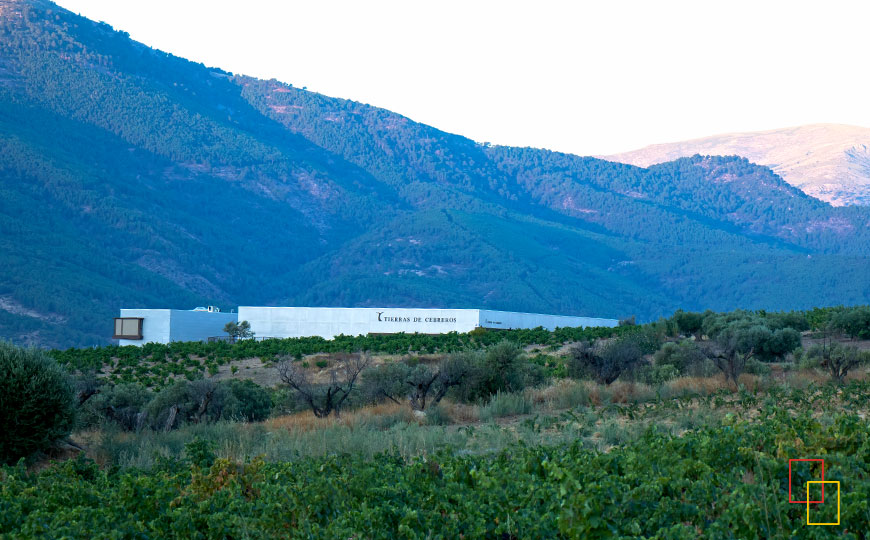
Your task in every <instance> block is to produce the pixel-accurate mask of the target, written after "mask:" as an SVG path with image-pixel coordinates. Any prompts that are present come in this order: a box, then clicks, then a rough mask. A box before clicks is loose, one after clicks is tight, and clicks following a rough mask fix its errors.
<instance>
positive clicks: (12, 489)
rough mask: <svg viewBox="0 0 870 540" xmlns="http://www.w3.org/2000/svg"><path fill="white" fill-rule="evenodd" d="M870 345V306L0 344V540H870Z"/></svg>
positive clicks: (680, 312)
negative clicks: (0, 435) (57, 345)
mask: <svg viewBox="0 0 870 540" xmlns="http://www.w3.org/2000/svg"><path fill="white" fill-rule="evenodd" d="M868 332H870V309H868V308H867V307H855V308H842V307H841V308H825V309H816V310H812V311H808V312H789V313H765V312H746V311H735V312H729V313H713V312H705V313H691V312H682V311H678V312H677V313H675V314H674V316H673V317H671V318H669V319H661V320H659V321H656V322H653V323H649V324H645V325H640V326H634V325H627V326H620V327H617V328H596V329H560V330H557V331H555V332H549V331H545V330H542V329H536V330H516V331H508V332H487V331H475V332H471V333H469V334H448V335H439V336H427V335H404V334H396V335H382V336H367V337H363V336H359V337H348V336H341V337H339V338H337V339H335V340H331V341H326V340H323V339H319V338H297V339H285V340H277V339H272V340H263V341H254V340H243V341H240V342H237V343H233V344H230V343H171V344H168V345H160V344H146V345H145V346H143V347H102V348H93V349H69V350H66V351H58V350H54V351H49V352H48V353H45V352H42V351H38V350H35V349H23V348H16V347H14V346H12V345H10V344H0V368H2V369H3V370H5V371H2V373H5V375H3V376H4V377H5V380H6V382H7V384H6V385H5V386H2V387H0V398H2V399H0V401H2V400H4V399H5V400H8V401H5V402H4V403H11V404H12V405H13V406H12V407H6V408H0V423H2V422H5V424H2V425H5V426H9V427H8V428H6V429H8V430H12V429H15V430H17V431H16V435H15V436H9V437H7V439H8V444H7V440H5V439H0V457H3V458H4V460H5V462H6V463H7V464H6V465H4V466H3V467H2V468H0V539H3V538H57V537H63V538H170V537H171V538H226V539H230V538H233V539H237V538H445V539H447V538H451V539H452V538H493V539H520V538H663V539H671V538H678V539H679V538H699V537H703V538H722V539H731V538H735V539H736V538H741V539H742V538H774V539H787V538H789V539H790V538H832V537H833V538H849V539H856V540H866V539H867V538H868V531H870V425H868V420H867V419H868V414H870V352H868V350H867V349H868V343H867V342H866V341H864V340H866V338H867V336H868V335H870V334H868ZM49 356H50V357H49ZM252 365H253V366H254V367H255V369H251V370H250V371H245V370H247V369H248V367H251V366H252ZM27 366H30V367H27ZM40 366H41V367H40ZM37 368H39V369H42V370H43V371H42V372H41V373H42V376H44V377H46V378H45V379H44V380H45V381H49V382H51V381H53V382H52V384H53V385H54V386H48V385H47V384H34V383H33V380H34V379H33V377H32V376H31V375H29V373H31V372H30V371H27V370H28V369H37ZM354 369H356V371H354ZM255 372H257V373H255ZM266 372H269V373H271V377H272V378H271V379H268V380H267V379H265V378H260V379H257V378H258V377H259V375H258V374H260V375H262V374H263V373H266ZM229 373H231V374H232V375H233V376H232V377H229V376H228V374H229ZM255 379H257V380H255ZM354 382H357V384H356V385H354V384H353V383H354ZM409 388H410V390H409ZM52 389H53V390H52ZM335 395H340V396H344V397H347V398H348V399H347V400H344V399H343V398H342V402H340V403H338V404H337V402H334V401H332V402H330V401H328V400H329V399H332V396H335ZM34 396H40V397H38V398H35V397H34ZM64 396H65V397H64ZM49 398H57V399H56V401H57V410H53V411H47V412H48V413H49V414H46V415H44V416H43V417H44V418H45V420H44V422H45V425H46V426H47V427H46V428H45V429H55V428H54V427H52V426H53V425H54V424H51V422H52V421H53V419H58V418H61V419H63V420H64V422H65V423H63V424H62V425H60V426H58V427H57V429H58V430H59V431H57V432H56V433H57V434H60V435H51V433H55V432H51V433H48V434H47V435H45V437H44V438H43V439H39V440H37V439H36V438H34V436H32V432H33V429H32V426H30V425H29V424H28V425H25V424H22V422H20V421H19V420H22V419H23V418H22V415H19V414H16V413H15V410H18V409H17V407H19V405H16V404H21V405H20V406H29V407H31V409H30V410H31V411H33V412H32V417H34V418H35V417H38V416H39V414H40V413H41V412H43V409H44V407H43V406H42V404H43V403H46V402H47V401H48V400H49ZM442 398H443V400H442ZM325 403H329V404H330V407H332V408H331V409H329V411H330V412H328V413H324V411H326V410H327V409H326V407H325V406H324V404H325ZM339 405H340V407H339ZM318 412H319V413H320V414H318ZM61 415H62V416H61ZM24 416H26V415H24ZM28 418H30V417H28ZM24 419H25V420H26V418H24ZM9 432H10V433H11V431H9ZM49 436H50V437H49ZM52 441H54V442H52ZM13 443H14V444H17V445H18V446H14V444H13ZM70 448H72V450H70ZM821 482H824V483H821ZM806 501H810V502H809V503H807V502H806ZM816 523H822V524H826V525H819V526H816V525H814V524H816ZM829 523H836V525H827V524H829Z"/></svg>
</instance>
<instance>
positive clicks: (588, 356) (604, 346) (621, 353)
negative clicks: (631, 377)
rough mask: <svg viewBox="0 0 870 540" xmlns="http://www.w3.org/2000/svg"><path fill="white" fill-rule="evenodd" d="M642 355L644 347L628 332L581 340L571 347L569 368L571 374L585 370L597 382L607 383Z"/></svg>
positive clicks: (633, 364) (580, 373)
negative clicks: (607, 337) (591, 341)
mask: <svg viewBox="0 0 870 540" xmlns="http://www.w3.org/2000/svg"><path fill="white" fill-rule="evenodd" d="M642 359H643V350H642V349H641V347H640V345H638V343H637V342H636V341H635V340H634V339H632V337H631V336H626V337H621V338H616V339H613V340H609V341H604V340H599V341H597V342H595V343H590V342H588V341H584V342H581V343H578V344H577V345H575V346H574V347H572V348H571V356H570V357H569V366H568V368H569V370H570V372H571V374H572V375H573V376H582V375H584V374H588V375H590V376H592V377H593V378H594V379H595V380H596V381H597V382H598V383H600V384H610V383H612V382H613V381H615V380H616V379H618V378H619V376H620V375H621V374H622V373H624V372H626V371H629V370H631V369H632V368H634V367H635V366H636V365H637V364H638V363H640V361H641V360H642Z"/></svg>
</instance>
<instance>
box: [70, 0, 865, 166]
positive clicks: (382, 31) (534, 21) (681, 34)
mask: <svg viewBox="0 0 870 540" xmlns="http://www.w3.org/2000/svg"><path fill="white" fill-rule="evenodd" d="M58 3H59V4H60V5H62V6H63V7H65V8H67V9H69V10H71V11H74V12H77V13H81V14H82V15H84V16H86V17H88V18H91V19H95V20H100V21H105V22H107V23H109V24H111V25H112V26H114V27H115V28H117V29H121V30H125V31H127V32H129V33H130V36H131V37H132V38H133V39H136V40H138V41H141V42H144V43H146V44H147V45H150V46H152V47H155V48H158V49H162V50H164V51H167V52H171V53H173V54H175V55H177V56H182V57H185V58H188V59H191V60H194V61H197V62H203V63H204V64H206V65H208V66H217V67H221V68H223V69H226V70H228V71H232V72H234V73H244V74H247V75H253V76H257V77H261V78H267V79H269V78H273V77H274V78H276V79H279V80H282V81H285V82H289V83H291V84H293V85H294V86H297V87H308V89H309V90H314V91H317V92H321V93H324V94H327V95H330V96H337V97H343V98H349V99H353V100H356V101H361V102H364V103H369V104H372V105H376V106H379V107H385V108H387V109H390V110H393V111H396V112H398V113H401V114H404V115H406V116H408V117H410V118H412V119H413V120H417V121H420V122H424V123H427V124H431V125H433V126H436V127H438V128H440V129H443V130H445V131H450V132H453V133H459V134H461V135H465V136H467V137H470V138H472V139H475V140H477V141H480V142H484V141H489V142H492V143H494V144H508V145H515V146H535V147H542V148H549V149H552V150H561V151H565V152H573V153H577V154H604V153H612V152H619V151H624V150H632V149H635V148H638V147H641V146H645V145H647V144H651V143H656V142H669V141H675V140H682V139H687V138H693V137H701V136H705V135H713V134H716V133H722V132H727V131H744V130H757V129H771V128H777V127H786V126H792V125H799V124H806V123H814V122H836V123H844V124H856V125H861V126H870V70H868V69H867V66H868V64H870V31H868V29H867V24H868V21H870V1H867V0H859V1H853V2H845V1H830V0H826V1H824V2H821V1H814V2H800V1H796V0H790V1H783V2H777V1H769V0H752V1H746V2H744V1H734V0H729V1H721V2H713V1H709V0H701V1H699V0H691V1H685V2H675V1H670V2H664V1H658V0H657V1H655V2H651V1H637V2H627V1H613V0H599V1H595V2H579V1H575V2H546V1H542V0H535V1H523V2H511V1H505V0H499V1H477V0H464V1H452V0H438V1H437V2H436V1H431V2H420V1H415V0H401V1H375V0H366V1H359V0H353V1H341V2H338V1H328V0H306V1H305V2H290V1H287V2H279V1H271V2H269V1H264V0H245V1H244V2H242V1H234V2H221V1H216V0H209V1H204V0H171V1H169V0H147V1H144V0H58Z"/></svg>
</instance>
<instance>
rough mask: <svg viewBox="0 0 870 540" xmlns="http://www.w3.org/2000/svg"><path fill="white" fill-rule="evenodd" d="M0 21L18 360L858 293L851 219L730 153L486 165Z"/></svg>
mask: <svg viewBox="0 0 870 540" xmlns="http://www.w3.org/2000/svg"><path fill="white" fill-rule="evenodd" d="M0 5H2V9H0V242H2V252H3V264H2V265H0V334H2V335H3V336H6V337H8V338H11V339H13V340H14V341H16V342H21V343H33V344H40V345H44V346H56V347H67V346H80V345H91V344H105V343H107V342H108V336H109V335H110V333H111V317H112V316H115V315H117V310H118V309H119V308H120V307H175V308H186V309H189V308H192V307H193V306H195V305H203V304H216V305H223V306H227V307H230V306H235V305H239V304H246V305H258V304H267V305H268V304H272V305H276V304H277V305H280V304H295V305H344V306H390V305H393V306H394V305H405V306H420V307H434V306H437V307H469V306H474V307H481V308H494V309H507V310H518V311H531V312H544V313H562V314H578V315H592V316H601V317H613V318H623V317H627V316H629V315H632V314H634V315H636V316H637V317H638V318H639V319H640V320H652V319H655V318H656V317H659V316H662V315H664V314H667V313H671V312H673V311H674V310H675V309H677V308H678V307H683V308H686V309H695V310H697V309H706V308H711V309H716V310H726V309H735V308H738V307H743V308H750V309H762V308H763V309H805V308H809V307H811V306H813V305H826V304H833V303H840V302H843V303H847V304H854V303H862V302H866V300H867V298H868V295H870V290H868V286H870V285H868V283H870V279H868V278H870V269H868V266H867V264H866V257H867V256H868V254H870V232H868V230H870V228H868V227H867V224H868V223H870V214H868V210H867V209H865V208H831V207H830V206H828V205H826V204H824V203H822V202H820V201H818V200H816V199H812V198H810V197H807V196H806V195H804V194H803V193H801V192H800V191H799V190H797V189H795V188H793V187H791V186H789V185H788V184H787V183H785V182H783V181H782V179H780V178H779V177H778V176H776V175H775V174H773V173H772V172H771V171H770V170H769V169H768V168H766V167H761V166H757V165H754V164H752V163H750V162H748V161H746V160H745V159H741V158H735V157H729V158H723V157H719V158H705V157H700V156H694V157H688V158H685V159H680V160H677V161H674V162H669V163H663V164H661V165H658V166H655V167H651V168H649V169H642V168H638V167H632V166H628V165H622V164H617V163H611V162H607V161H603V160H599V159H594V158H583V157H578V156H572V155H566V154H560V153H555V152H549V151H546V150H538V149H529V148H508V147H489V146H487V145H483V144H479V143H476V142H474V141H471V140H469V139H466V138H464V137H461V136H458V135H452V134H449V133H445V132H442V131H439V130H437V129H435V128H432V127H429V126H426V125H423V124H419V123H416V122H413V121H412V120H410V119H408V118H405V117H402V116H400V115H398V114H395V113H392V112H390V111H386V110H383V109H377V108H374V107H370V106H367V105H364V104H361V103H357V102H353V101H348V100H344V99H336V98H330V97H327V96H322V95H319V94H315V93H312V92H307V91H304V90H301V89H297V88H295V87H293V86H291V85H289V84H284V83H281V82H278V81H263V80H257V79H253V78H250V77H245V76H241V75H234V74H231V73H227V72H224V71H222V70H220V69H217V68H207V67H205V66H203V65H200V64H195V63H192V62H189V61H187V60H184V59H181V58H177V57H174V56H172V55H170V54H166V53H163V52H160V51H156V50H153V49H151V48H149V47H147V46H145V45H142V44H140V43H136V42H134V41H132V40H130V39H129V37H128V36H127V35H126V34H125V33H124V32H119V31H115V30H113V29H112V28H111V27H109V26H107V25H105V24H98V23H95V22H92V21H89V20H87V19H84V18H82V17H78V16H76V15H74V14H71V13H69V12H68V11H66V10H64V9H62V8H59V7H58V6H56V5H54V4H51V3H49V2H45V1H41V0H40V1H36V0H32V1H31V0H23V1H17V0H16V1H9V0H5V1H3V2H2V4H0ZM579 128H582V126H581V127H578V129H579Z"/></svg>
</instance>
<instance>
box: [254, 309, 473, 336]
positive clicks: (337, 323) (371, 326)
mask: <svg viewBox="0 0 870 540" xmlns="http://www.w3.org/2000/svg"><path fill="white" fill-rule="evenodd" d="M479 320H480V318H479V315H478V310H476V309H413V308H310V307H251V306H240V307H239V321H248V322H249V323H251V330H253V331H254V332H255V334H256V336H258V337H277V338H286V337H309V336H320V337H323V338H326V339H332V338H334V337H335V336H338V335H341V334H344V335H346V336H358V335H365V334H392V333H398V332H406V333H409V334H413V333H414V332H418V333H420V334H446V333H448V332H470V331H471V330H474V329H475V327H477V325H478V323H479Z"/></svg>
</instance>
